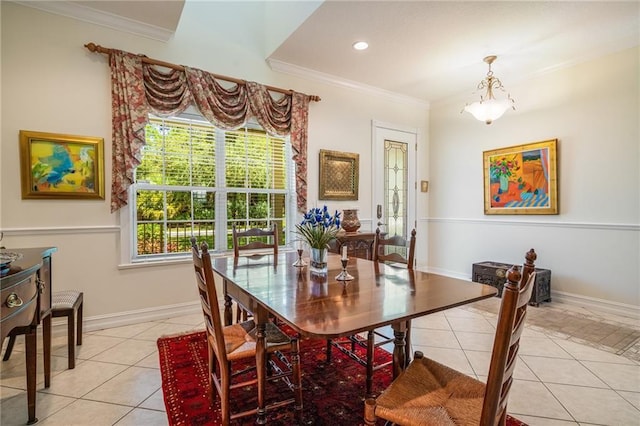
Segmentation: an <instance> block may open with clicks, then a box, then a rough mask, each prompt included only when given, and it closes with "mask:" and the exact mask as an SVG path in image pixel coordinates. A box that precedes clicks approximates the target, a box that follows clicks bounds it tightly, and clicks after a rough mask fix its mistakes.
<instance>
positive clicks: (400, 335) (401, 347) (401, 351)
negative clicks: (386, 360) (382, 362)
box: [391, 321, 407, 379]
mask: <svg viewBox="0 0 640 426" xmlns="http://www.w3.org/2000/svg"><path fill="white" fill-rule="evenodd" d="M391 327H392V328H393V336H394V337H395V339H394V341H393V343H394V347H393V378H394V379H395V378H396V377H398V376H399V375H400V373H401V372H402V371H404V369H405V367H406V362H407V354H406V343H407V342H406V341H405V337H406V335H407V322H406V321H401V322H399V323H393V324H392V325H391Z"/></svg>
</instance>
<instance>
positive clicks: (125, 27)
mask: <svg viewBox="0 0 640 426" xmlns="http://www.w3.org/2000/svg"><path fill="white" fill-rule="evenodd" d="M14 3H17V4H20V5H22V6H26V7H30V8H33V9H39V10H42V11H45V12H49V13H54V14H56V15H61V16H66V17H68V18H73V19H78V20H80V21H84V22H89V23H91V24H96V25H101V26H103V27H108V28H111V29H114V30H118V31H123V32H127V33H131V34H135V35H139V36H142V37H147V38H150V39H153V40H159V41H162V42H167V41H169V40H170V39H171V37H173V34H174V31H171V30H167V29H166V28H161V27H158V26H156V25H151V24H147V23H144V22H140V21H136V20H134V19H129V18H125V17H123V16H118V15H114V14H113V13H109V12H103V11H100V10H97V9H94V8H92V7H88V6H84V5H80V4H77V3H74V2H71V1H18V0H15V1H14Z"/></svg>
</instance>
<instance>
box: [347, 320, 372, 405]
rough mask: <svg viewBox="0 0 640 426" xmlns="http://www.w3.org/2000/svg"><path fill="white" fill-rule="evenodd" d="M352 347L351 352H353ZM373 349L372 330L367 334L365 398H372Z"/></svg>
mask: <svg viewBox="0 0 640 426" xmlns="http://www.w3.org/2000/svg"><path fill="white" fill-rule="evenodd" d="M353 349H354V348H353V346H352V348H351V350H352V351H353ZM374 349H375V333H374V332H373V330H369V332H368V333H367V361H368V360H371V362H367V392H366V395H367V398H371V397H373V394H372V393H371V390H372V389H373V359H374V358H373V350H374Z"/></svg>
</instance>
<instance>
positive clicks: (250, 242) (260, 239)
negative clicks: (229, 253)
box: [233, 223, 278, 259]
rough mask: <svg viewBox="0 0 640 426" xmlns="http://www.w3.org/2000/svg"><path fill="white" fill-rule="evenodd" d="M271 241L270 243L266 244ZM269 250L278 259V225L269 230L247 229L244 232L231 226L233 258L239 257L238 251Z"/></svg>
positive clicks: (275, 224)
mask: <svg viewBox="0 0 640 426" xmlns="http://www.w3.org/2000/svg"><path fill="white" fill-rule="evenodd" d="M268 240H271V242H267V241H268ZM259 249H271V250H273V255H274V256H275V257H276V258H277V257H278V224H277V223H274V224H273V227H272V228H271V229H269V230H265V229H260V228H249V229H247V230H246V231H238V230H237V229H236V225H235V224H233V257H234V258H235V259H237V258H238V256H240V250H259Z"/></svg>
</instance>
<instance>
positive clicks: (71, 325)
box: [67, 309, 76, 370]
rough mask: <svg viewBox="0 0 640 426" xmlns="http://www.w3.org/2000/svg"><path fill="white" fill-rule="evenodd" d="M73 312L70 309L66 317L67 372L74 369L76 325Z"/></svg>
mask: <svg viewBox="0 0 640 426" xmlns="http://www.w3.org/2000/svg"><path fill="white" fill-rule="evenodd" d="M75 319H76V316H75V311H74V310H73V309H71V312H69V315H67V333H68V336H67V349H68V356H69V370H73V369H74V368H76V336H75V333H76V324H75Z"/></svg>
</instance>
